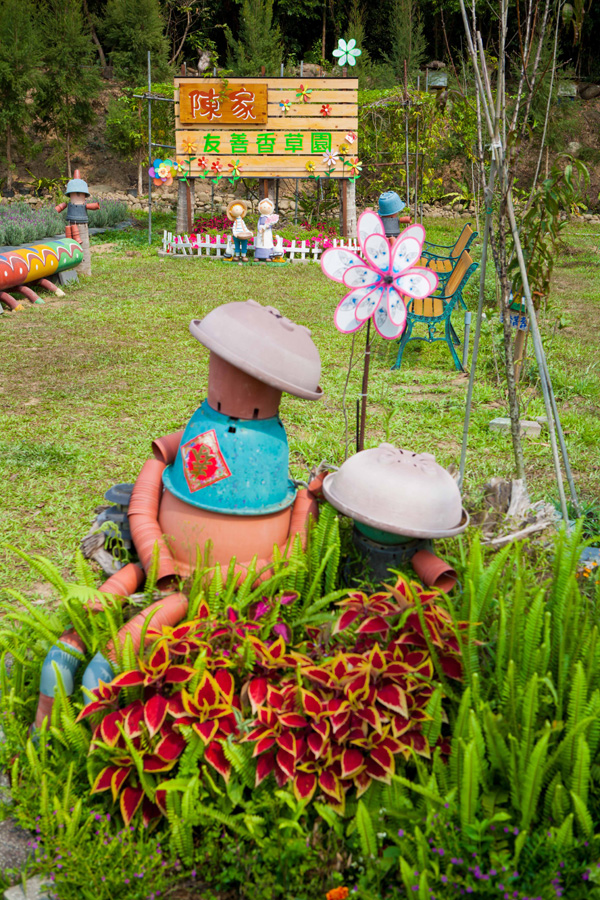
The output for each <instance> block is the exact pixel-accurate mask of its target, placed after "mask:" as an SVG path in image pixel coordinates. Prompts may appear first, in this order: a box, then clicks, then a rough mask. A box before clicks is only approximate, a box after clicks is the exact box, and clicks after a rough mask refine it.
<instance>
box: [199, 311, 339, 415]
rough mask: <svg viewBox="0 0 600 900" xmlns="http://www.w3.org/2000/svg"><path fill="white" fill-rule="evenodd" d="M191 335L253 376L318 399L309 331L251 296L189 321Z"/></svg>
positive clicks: (318, 361) (318, 367)
mask: <svg viewBox="0 0 600 900" xmlns="http://www.w3.org/2000/svg"><path fill="white" fill-rule="evenodd" d="M190 332H191V333H192V334H193V336H194V337H195V338H196V339H197V340H199V341H200V343H201V344H204V346H205V347H208V349H209V350H211V351H212V352H213V353H216V355H217V356H220V357H222V358H223V359H225V360H227V362H228V363H231V365H233V366H236V367H237V368H238V369H241V370H242V372H247V373H248V375H252V377H253V378H256V379H258V381H262V382H264V383H265V384H270V385H271V386H272V387H275V388H278V389H279V390H281V391H286V392H287V393H288V394H293V395H294V396H296V397H302V398H303V399H304V400H320V399H321V397H322V396H323V390H322V388H320V387H319V378H320V377H321V357H320V356H319V351H318V350H317V348H316V347H315V345H314V343H313V341H312V338H311V336H310V331H309V329H308V328H306V327H305V326H304V325H296V324H295V323H294V322H292V321H290V319H287V318H286V317H285V316H282V315H281V313H280V312H279V310H277V309H275V307H273V306H261V305H260V303H257V302H256V301H255V300H246V302H245V303H224V304H223V305H222V306H217V307H216V308H215V309H213V310H211V311H210V312H209V313H208V315H206V316H205V317H204V318H203V319H201V320H199V319H193V320H192V322H191V323H190Z"/></svg>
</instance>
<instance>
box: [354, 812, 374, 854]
mask: <svg viewBox="0 0 600 900" xmlns="http://www.w3.org/2000/svg"><path fill="white" fill-rule="evenodd" d="M355 823H356V831H357V833H358V838H359V840H360V846H361V850H362V852H363V855H364V856H365V857H366V858H367V859H375V858H376V857H377V833H376V831H375V828H374V827H373V820H372V819H371V814H370V813H369V810H368V809H367V807H366V806H365V804H364V802H363V801H362V800H359V801H358V808H357V810H356V816H355Z"/></svg>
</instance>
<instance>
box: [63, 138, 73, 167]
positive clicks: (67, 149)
mask: <svg viewBox="0 0 600 900" xmlns="http://www.w3.org/2000/svg"><path fill="white" fill-rule="evenodd" d="M65 152H66V154H67V175H68V176H69V178H72V177H73V176H72V175H71V135H70V134H69V132H68V131H67V134H66V137H65Z"/></svg>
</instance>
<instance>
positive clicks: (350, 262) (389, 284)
mask: <svg viewBox="0 0 600 900" xmlns="http://www.w3.org/2000/svg"><path fill="white" fill-rule="evenodd" d="M424 241H425V229H424V228H423V226H422V225H409V227H408V228H405V229H404V231H403V232H402V233H401V234H399V235H398V237H397V238H396V240H395V241H394V243H393V244H392V246H391V248H390V245H389V243H388V239H387V237H386V235H385V229H384V226H383V222H382V221H381V219H380V218H379V216H378V215H377V213H374V212H372V211H370V210H367V211H366V212H364V213H363V214H362V215H361V217H360V218H359V220H358V242H359V244H360V249H361V252H362V259H361V257H360V256H359V255H358V253H355V252H353V251H352V250H348V249H346V248H345V247H334V248H332V249H330V250H326V251H325V253H323V255H322V256H321V268H322V270H323V272H324V273H325V275H326V276H327V277H328V278H331V280H332V281H337V282H339V283H341V284H344V285H345V286H346V287H348V288H350V290H349V292H348V293H347V294H346V295H345V297H344V298H343V299H342V301H341V302H340V304H339V305H338V307H337V309H336V311H335V314H334V322H335V326H336V328H337V329H338V331H341V332H342V334H352V333H353V332H355V331H358V329H359V328H360V327H361V325H363V324H364V322H366V321H367V319H370V318H372V319H373V324H374V325H375V328H376V330H377V332H378V333H379V334H380V335H381V337H383V338H386V340H388V341H392V340H395V339H396V338H399V337H400V335H401V334H402V332H403V331H404V328H405V326H406V315H407V313H406V305H405V302H404V297H405V296H408V297H417V298H423V297H428V296H429V295H430V294H432V293H433V292H434V291H435V289H436V288H437V286H438V276H437V274H436V273H435V272H433V271H432V270H431V269H426V268H424V267H423V266H416V265H414V263H415V262H416V261H417V260H419V259H420V258H421V250H422V249H423V243H424Z"/></svg>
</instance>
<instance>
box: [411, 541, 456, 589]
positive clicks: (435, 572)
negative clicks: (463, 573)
mask: <svg viewBox="0 0 600 900" xmlns="http://www.w3.org/2000/svg"><path fill="white" fill-rule="evenodd" d="M410 563H411V565H412V567H413V569H414V570H415V572H416V573H417V576H418V577H419V579H420V580H421V581H422V582H423V584H425V585H427V587H435V588H439V589H440V591H444V593H445V594H448V593H450V591H451V590H452V588H453V587H454V585H455V584H456V578H457V576H456V572H455V571H454V569H453V568H452V566H451V565H449V563H447V562H445V560H443V559H440V557H439V556H435V554H433V553H430V552H429V550H419V551H418V552H417V553H415V555H414V556H413V558H412V559H411V561H410Z"/></svg>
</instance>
